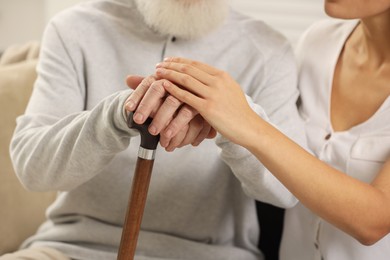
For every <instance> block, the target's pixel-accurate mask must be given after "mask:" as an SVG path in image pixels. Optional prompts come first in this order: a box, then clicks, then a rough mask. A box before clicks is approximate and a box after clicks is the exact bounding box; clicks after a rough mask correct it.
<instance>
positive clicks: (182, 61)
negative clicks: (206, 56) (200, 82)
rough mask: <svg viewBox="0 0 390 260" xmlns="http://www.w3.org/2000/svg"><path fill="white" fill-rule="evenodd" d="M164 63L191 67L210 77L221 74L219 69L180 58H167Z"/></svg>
mask: <svg viewBox="0 0 390 260" xmlns="http://www.w3.org/2000/svg"><path fill="white" fill-rule="evenodd" d="M164 62H173V63H179V64H187V65H191V66H192V67H195V68H197V69H199V70H201V71H204V72H206V73H208V74H210V75H212V76H215V75H218V74H219V73H220V72H221V71H220V70H219V69H217V68H214V67H212V66H210V65H208V64H206V63H203V62H200V61H194V60H190V59H186V58H181V57H168V58H165V59H164Z"/></svg>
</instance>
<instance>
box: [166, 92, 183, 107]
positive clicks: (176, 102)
mask: <svg viewBox="0 0 390 260" xmlns="http://www.w3.org/2000/svg"><path fill="white" fill-rule="evenodd" d="M165 102H166V104H167V105H168V106H170V107H175V108H177V107H179V106H180V105H181V102H180V100H178V99H177V98H175V97H174V96H171V95H169V96H168V97H167V98H166V99H165Z"/></svg>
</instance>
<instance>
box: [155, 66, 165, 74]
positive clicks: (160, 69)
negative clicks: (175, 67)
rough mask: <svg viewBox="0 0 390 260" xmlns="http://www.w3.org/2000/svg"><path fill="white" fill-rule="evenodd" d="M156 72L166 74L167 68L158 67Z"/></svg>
mask: <svg viewBox="0 0 390 260" xmlns="http://www.w3.org/2000/svg"><path fill="white" fill-rule="evenodd" d="M156 73H157V74H160V75H164V74H165V73H166V70H165V69H162V68H158V69H157V70H156Z"/></svg>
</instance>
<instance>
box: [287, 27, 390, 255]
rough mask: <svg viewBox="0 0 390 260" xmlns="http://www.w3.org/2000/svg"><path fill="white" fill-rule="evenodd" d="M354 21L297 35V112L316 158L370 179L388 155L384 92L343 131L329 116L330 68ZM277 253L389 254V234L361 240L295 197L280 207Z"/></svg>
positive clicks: (389, 108) (389, 125) (389, 112)
mask: <svg viewBox="0 0 390 260" xmlns="http://www.w3.org/2000/svg"><path fill="white" fill-rule="evenodd" d="M357 24H358V21H355V20H354V21H339V20H326V21H321V22H319V23H317V24H315V25H313V26H312V27H311V28H310V29H309V30H308V31H307V32H306V33H305V34H304V36H303V37H302V39H301V42H300V44H299V46H298V50H297V57H298V61H299V66H300V78H299V84H300V91H301V98H302V105H301V107H300V112H301V115H302V117H303V119H304V120H305V127H306V131H307V139H308V145H309V148H310V149H311V151H312V152H313V153H314V154H315V155H316V156H317V157H318V158H319V159H321V160H322V161H324V162H327V163H328V164H329V165H332V166H333V167H335V168H336V169H338V170H340V171H342V172H344V173H346V174H348V175H350V176H353V177H355V178H357V179H359V180H361V181H364V182H371V181H372V180H373V179H374V177H375V176H376V174H377V173H378V172H379V170H380V169H381V167H382V166H383V164H384V162H385V161H386V160H387V159H389V157H390V99H389V97H388V98H387V99H386V101H385V102H384V103H383V104H382V106H381V107H380V108H379V109H378V111H377V112H376V113H375V114H374V115H373V116H372V117H371V118H369V119H368V120H367V121H365V122H363V123H361V124H359V125H356V126H354V127H352V128H350V129H349V130H347V131H337V132H336V131H334V130H333V129H332V125H331V122H330V97H331V87H332V81H333V73H334V70H335V66H336V63H337V60H338V57H339V55H340V52H341V50H342V48H343V46H344V43H345V41H346V40H347V38H348V36H349V35H350V33H351V32H352V31H353V30H354V28H355V27H356V25H357ZM389 84H390V83H389ZM389 206H390V205H389ZM373 217H375V216H373ZM281 259H282V260H316V259H325V260H328V259H329V260H352V259H353V260H389V259H390V235H387V236H386V237H384V238H383V239H382V240H380V241H378V242H377V243H376V244H375V245H372V246H364V245H362V244H360V243H359V242H358V241H357V240H355V239H354V238H353V237H351V236H349V235H348V234H346V233H344V232H343V231H341V230H339V229H337V228H336V227H334V226H332V225H331V224H329V223H328V222H326V221H324V220H322V219H321V218H319V217H317V216H316V215H314V214H313V213H312V212H311V211H310V210H308V209H307V208H306V207H305V206H303V205H302V204H300V203H299V204H298V205H297V206H295V207H294V208H292V209H289V210H287V211H286V217H285V227H284V234H283V241H282V245H281Z"/></svg>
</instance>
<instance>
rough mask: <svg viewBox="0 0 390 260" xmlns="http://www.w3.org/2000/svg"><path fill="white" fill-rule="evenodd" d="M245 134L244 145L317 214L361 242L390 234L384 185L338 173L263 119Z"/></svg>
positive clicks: (387, 198) (365, 242)
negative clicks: (368, 182)
mask: <svg viewBox="0 0 390 260" xmlns="http://www.w3.org/2000/svg"><path fill="white" fill-rule="evenodd" d="M247 133H248V134H247V135H246V137H245V140H246V143H245V146H246V148H247V149H248V150H250V151H251V152H252V153H253V154H254V155H255V156H256V157H257V158H258V159H259V160H260V161H261V162H262V163H263V164H264V165H265V166H266V167H267V168H268V169H269V170H270V171H271V172H272V173H273V174H274V175H275V176H276V177H277V178H278V179H279V180H280V181H281V182H282V183H283V184H284V185H285V186H286V187H287V188H288V189H289V190H290V191H291V192H292V193H293V194H294V195H295V196H296V197H297V198H298V199H299V200H300V201H301V202H302V203H303V204H304V205H305V206H306V207H308V208H309V209H310V210H312V211H313V212H315V213H316V214H317V215H319V216H320V217H322V218H323V219H325V220H326V221H328V222H330V223H332V224H333V225H335V226H337V227H338V228H340V229H342V230H343V231H345V232H347V233H349V234H350V235H352V236H354V237H355V238H356V239H358V240H359V241H360V242H361V243H363V244H372V243H374V242H376V241H377V240H379V239H380V238H381V237H383V236H384V235H386V234H387V233H388V232H389V227H390V207H389V205H390V199H389V196H388V194H387V195H386V190H385V187H384V188H382V189H380V188H379V187H377V186H376V185H375V182H374V183H373V184H372V185H370V184H366V183H363V182H361V181H359V180H357V179H354V178H352V177H350V176H348V175H346V174H344V173H342V172H339V171H337V170H336V169H334V168H332V167H330V166H328V165H327V164H325V163H324V162H322V161H320V160H318V159H317V158H315V157H314V156H312V155H311V154H309V153H308V152H306V151H305V150H304V149H302V148H301V147H300V146H298V145H297V144H295V143H294V142H293V141H291V140H290V139H288V138H287V137H286V136H284V135H283V134H282V133H280V132H279V131H278V130H277V129H275V128H274V127H272V126H271V125H269V124H268V123H267V122H265V121H263V120H261V119H258V120H256V126H255V127H253V126H251V127H250V129H249V128H248V129H247ZM249 140H252V141H249ZM387 168H389V167H387ZM383 190H385V191H383ZM387 190H388V189H387ZM387 193H388V192H387Z"/></svg>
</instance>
